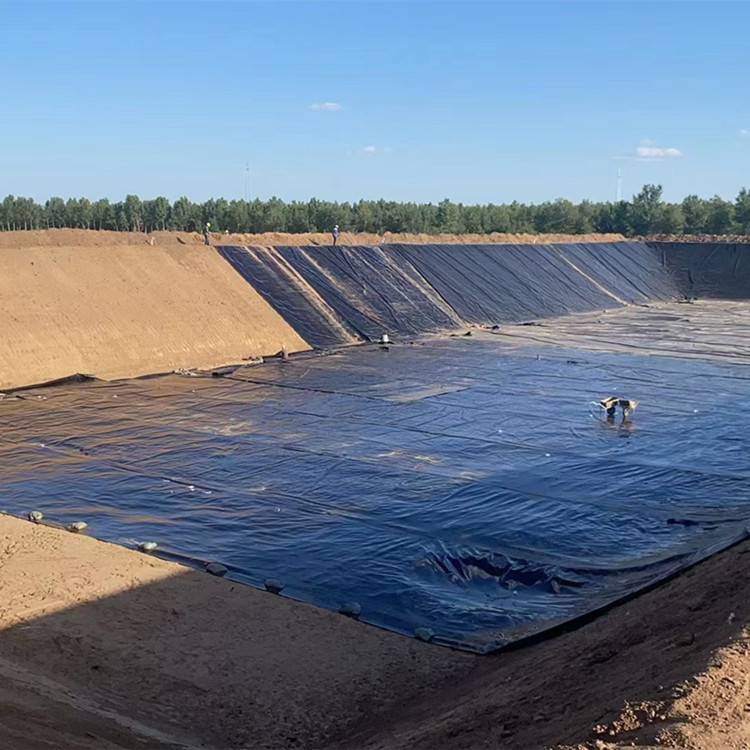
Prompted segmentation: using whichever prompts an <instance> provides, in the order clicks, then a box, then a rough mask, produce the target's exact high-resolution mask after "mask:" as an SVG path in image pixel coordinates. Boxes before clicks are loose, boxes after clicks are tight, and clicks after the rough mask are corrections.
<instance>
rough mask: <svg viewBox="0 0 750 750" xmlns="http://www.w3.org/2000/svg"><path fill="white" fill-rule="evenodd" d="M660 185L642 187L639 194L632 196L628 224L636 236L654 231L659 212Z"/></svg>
mask: <svg viewBox="0 0 750 750" xmlns="http://www.w3.org/2000/svg"><path fill="white" fill-rule="evenodd" d="M661 194H662V187H661V185H644V186H643V187H642V188H641V192H640V193H638V194H637V195H635V196H633V201H632V204H631V216H630V222H631V224H632V227H633V230H634V231H635V233H636V234H640V235H646V234H650V233H651V232H653V231H655V228H656V223H657V219H658V217H659V214H660V212H661Z"/></svg>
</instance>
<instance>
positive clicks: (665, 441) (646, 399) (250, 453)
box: [0, 311, 750, 652]
mask: <svg viewBox="0 0 750 750" xmlns="http://www.w3.org/2000/svg"><path fill="white" fill-rule="evenodd" d="M644 312H645V313H648V311H644ZM655 335H658V333H655ZM749 378H750V372H748V370H747V368H746V367H743V366H741V365H737V364H732V363H727V362H714V361H703V360H684V359H683V360H678V359H676V358H671V357H661V356H659V357H653V356H646V355H643V354H636V353H633V354H614V353H610V352H593V351H584V350H580V349H575V348H570V347H567V346H565V344H564V342H561V344H560V346H539V347H536V346H532V345H529V346H517V345H509V344H507V343H504V342H503V341H502V340H501V338H500V337H498V336H492V335H491V334H489V333H483V334H481V335H479V336H474V337H471V338H465V337H431V338H426V339H421V340H419V341H417V342H415V343H414V344H412V345H399V346H392V347H391V348H390V350H389V351H383V350H381V349H380V348H379V347H377V346H363V347H354V348H347V349H344V350H340V351H338V352H336V353H334V354H332V355H329V356H314V355H305V356H300V357H294V358H292V359H291V360H290V361H289V362H274V363H268V364H266V365H263V366H260V367H246V368H240V369H238V370H236V371H235V373H234V374H233V375H230V376H227V377H224V378H209V377H207V378H188V377H180V376H177V375H173V376H167V377H164V378H158V379H152V380H139V381H122V382H119V383H100V382H95V383H87V384H81V385H78V386H76V387H65V388H63V387H56V388H50V389H44V390H35V391H27V392H24V393H21V394H19V395H20V396H21V398H18V399H6V400H4V401H2V402H0V413H1V414H2V419H3V433H2V436H1V437H0V497H2V507H3V508H4V509H6V510H8V511H10V512H13V513H16V514H19V515H25V514H26V513H27V512H28V511H30V510H41V511H43V512H44V513H45V515H46V516H47V517H48V518H51V519H53V520H55V521H57V522H60V523H65V524H67V523H70V522H72V521H78V520H85V521H87V522H88V523H89V528H90V531H91V533H92V534H94V535H95V536H97V537H100V538H103V539H107V540H111V541H115V542H118V543H122V544H128V545H132V546H134V545H135V544H136V543H137V542H142V541H155V542H158V543H159V545H160V547H161V548H162V549H163V550H165V551H167V553H168V554H174V555H177V556H178V558H179V559H193V560H218V561H220V562H221V563H223V564H224V565H226V567H227V568H228V570H229V573H228V577H230V578H233V579H235V580H238V581H241V582H244V583H248V584H252V585H255V586H258V587H261V586H262V584H263V581H264V580H265V579H267V578H275V579H279V580H281V581H282V582H283V583H284V584H285V588H284V595H289V596H291V597H293V598H296V599H300V600H304V601H307V602H312V603H314V604H317V605H319V606H322V607H327V608H330V609H333V610H336V609H338V608H339V606H340V605H341V604H342V603H343V602H347V601H356V602H358V603H359V604H360V605H361V608H362V614H361V619H362V620H363V621H366V622H369V623H372V624H374V625H378V626H381V627H384V628H388V629H391V630H394V631H397V632H401V633H405V634H409V635H411V634H413V633H414V630H415V629H416V628H420V627H422V628H429V629H430V630H432V631H433V632H434V633H435V641H436V642H437V643H442V644H445V645H449V646H453V647H457V648H462V649H466V650H470V651H476V652H488V651H492V650H495V649H497V648H502V647H503V646H506V645H508V644H511V643H514V642H517V641H519V640H522V639H524V638H527V637H530V636H534V635H538V634H539V633H542V632H545V631H547V630H549V629H550V628H555V627H559V626H561V625H562V624H564V623H568V622H571V621H573V620H575V619H576V618H579V617H582V616H585V615H586V614H588V613H591V612H594V611H597V610H599V609H601V608H603V607H607V606H609V605H611V604H612V603H613V602H617V601H619V600H621V599H623V598H625V597H628V596H631V595H633V594H634V593H635V592H638V591H640V590H642V589H643V588H645V587H648V586H651V585H653V584H654V583H656V582H658V581H660V580H663V579H664V578H666V577H668V576H670V575H672V574H674V573H675V572H677V571H679V570H681V569H684V568H685V567H688V566H690V565H692V564H694V563H695V562H697V561H699V560H701V559H703V558H705V557H707V556H709V555H711V554H713V553H714V552H716V551H718V550H720V549H723V548H725V547H727V546H729V545H731V544H732V543H734V542H736V541H737V540H738V539H741V538H744V537H745V535H746V533H747V532H746V528H747V524H748V518H749V517H750V467H748V463H747V455H748V448H749V447H750V438H749V437H748V435H747V430H746V425H747V424H748V418H750V403H749V402H748V399H747V388H748V379H749ZM610 393H612V394H618V395H623V396H627V397H632V398H637V399H638V400H639V401H640V402H641V403H640V406H639V408H638V410H637V412H636V415H635V418H634V420H633V421H632V423H630V424H620V423H614V424H610V423H608V422H606V421H602V420H601V419H599V418H598V416H597V414H596V410H593V414H592V413H590V411H591V410H592V409H591V407H590V403H591V402H592V401H593V400H596V399H599V398H601V397H603V396H605V395H609V394H610Z"/></svg>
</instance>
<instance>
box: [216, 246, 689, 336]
mask: <svg viewBox="0 0 750 750" xmlns="http://www.w3.org/2000/svg"><path fill="white" fill-rule="evenodd" d="M217 251H218V252H219V253H220V254H221V255H222V257H224V258H225V259H226V260H227V261H228V262H229V263H231V264H232V266H233V267H234V268H235V269H236V270H237V272H238V273H240V274H241V275H242V277H243V278H244V279H245V280H246V281H248V282H249V283H250V284H252V286H253V287H254V288H255V289H256V290H257V291H258V292H260V294H262V295H263V297H264V298H265V299H266V300H267V301H268V302H269V303H270V304H271V305H272V306H273V307H274V308H275V309H276V311H277V312H278V313H279V314H280V315H281V316H282V317H283V318H284V319H285V320H286V321H287V322H288V323H289V324H290V325H291V326H292V327H293V328H294V329H295V330H297V331H298V332H299V333H300V334H301V335H302V336H303V337H304V338H305V339H306V340H307V341H308V343H310V344H311V345H312V346H313V347H315V348H324V347H328V346H333V345H337V344H342V343H346V339H347V337H348V338H349V339H350V340H351V339H354V340H360V341H361V340H365V341H377V340H378V339H379V338H380V336H381V335H382V334H383V333H387V334H388V335H389V336H391V337H393V336H394V335H397V336H400V337H402V338H403V337H409V336H416V335H418V334H420V333H430V332H439V331H446V330H455V329H457V328H460V327H466V326H472V325H481V326H491V325H495V324H498V323H503V322H514V321H522V320H529V319H536V318H549V317H553V316H558V315H566V314H569V313H575V312H588V311H591V310H600V309H607V308H613V307H619V306H622V305H624V304H632V303H636V304H645V303H647V302H649V301H654V300H666V299H670V298H673V297H675V296H677V294H678V292H677V289H676V287H675V286H674V284H673V283H672V280H671V278H670V276H669V275H668V273H667V271H666V269H665V268H664V265H663V263H662V256H661V253H660V252H659V251H657V250H655V249H653V248H651V247H649V246H648V245H646V244H644V243H640V242H615V243H599V244H572V243H568V244H559V245H499V244H495V245H394V244H390V245H387V244H386V245H381V246H376V247H375V246H373V247H368V246H337V247H332V246H308V247H276V248H255V247H250V248H242V247H232V246H226V247H224V246H222V247H219V248H217ZM290 280H291V283H290ZM313 296H314V297H315V299H316V301H317V304H316V305H315V306H314V309H313V305H311V300H312V299H313ZM321 308H325V310H326V315H322V314H321Z"/></svg>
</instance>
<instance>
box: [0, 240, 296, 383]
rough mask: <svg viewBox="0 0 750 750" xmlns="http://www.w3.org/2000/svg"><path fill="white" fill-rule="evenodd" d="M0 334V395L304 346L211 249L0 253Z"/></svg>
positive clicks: (201, 365)
mask: <svg viewBox="0 0 750 750" xmlns="http://www.w3.org/2000/svg"><path fill="white" fill-rule="evenodd" d="M3 239H5V237H3ZM0 329H2V336H1V337H0V390H4V389H10V388H18V387H21V386H26V385H31V384H35V383H43V382H46V381H50V380H54V379H58V378H64V377H68V376H70V375H74V374H76V373H82V374H85V375H91V376H95V377H100V378H104V379H107V380H109V379H114V378H122V377H134V376H138V375H144V374H150V373H159V372H170V371H172V370H176V369H180V368H212V367H220V366H222V365H228V364H237V363H240V362H242V361H243V360H244V359H248V358H252V357H257V356H259V355H271V354H275V353H277V352H279V351H280V350H281V348H282V347H284V346H286V348H287V349H288V351H290V352H293V351H301V350H304V349H308V348H309V347H308V345H307V343H306V342H305V341H304V340H303V339H302V338H301V337H300V336H299V335H298V334H297V333H296V332H295V331H294V330H293V329H292V328H291V327H290V326H289V325H288V324H287V323H286V322H285V321H284V320H283V319H282V318H281V316H280V315H279V314H278V313H277V312H276V311H275V310H274V309H273V308H272V307H271V306H270V305H269V304H268V303H267V302H266V301H265V300H264V299H263V298H262V297H261V296H260V295H259V294H258V293H257V292H256V291H255V290H254V289H253V288H252V287H251V286H250V285H249V284H247V283H246V282H245V281H243V279H242V278H240V276H239V275H238V274H237V273H236V272H235V271H234V270H233V269H232V268H231V266H229V264H227V263H226V262H225V261H224V260H223V259H222V258H221V257H220V256H219V255H218V254H217V253H216V252H215V251H213V250H210V249H208V248H204V247H201V246H198V245H193V246H187V247H185V246H182V245H174V244H173V245H171V246H168V247H167V246H160V245H157V246H154V247H149V246H148V245H145V244H143V245H126V246H118V247H111V246H107V245H103V246H99V245H93V246H87V245H79V246H75V247H69V246H61V247H58V246H54V247H6V248H2V249H0Z"/></svg>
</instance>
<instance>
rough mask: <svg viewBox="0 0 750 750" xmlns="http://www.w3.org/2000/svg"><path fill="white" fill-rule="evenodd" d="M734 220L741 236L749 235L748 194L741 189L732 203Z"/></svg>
mask: <svg viewBox="0 0 750 750" xmlns="http://www.w3.org/2000/svg"><path fill="white" fill-rule="evenodd" d="M734 220H735V222H736V223H737V229H738V230H739V231H740V232H741V233H742V234H750V192H748V190H747V188H742V190H740V192H739V193H738V194H737V199H736V200H735V201H734Z"/></svg>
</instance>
